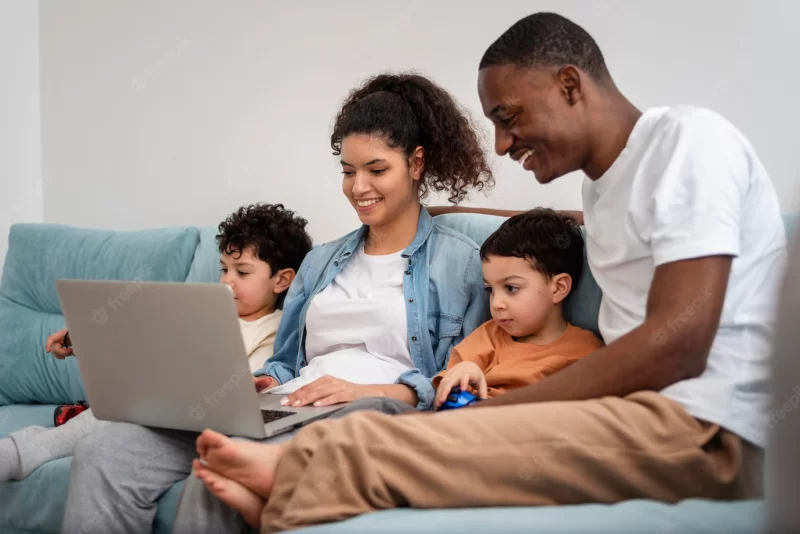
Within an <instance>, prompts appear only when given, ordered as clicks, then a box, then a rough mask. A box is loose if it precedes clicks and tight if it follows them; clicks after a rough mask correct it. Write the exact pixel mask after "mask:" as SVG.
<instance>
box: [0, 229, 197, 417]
mask: <svg viewBox="0 0 800 534" xmlns="http://www.w3.org/2000/svg"><path fill="white" fill-rule="evenodd" d="M200 234H201V232H200V231H198V229H197V228H164V229H160V230H145V231H139V232H113V231H106V230H86V229H81V228H72V227H68V226H60V225H52V224H17V225H14V226H12V227H11V231H10V234H9V242H8V253H7V255H6V260H5V266H4V268H3V276H2V281H1V282H0V405H4V404H25V403H47V404H58V403H68V402H75V401H78V400H83V399H85V393H84V390H83V383H82V381H81V378H80V373H79V371H78V366H77V363H76V361H75V359H74V358H67V359H66V360H56V359H55V358H53V357H52V356H50V355H48V354H45V352H44V341H45V340H46V339H47V337H48V336H49V335H50V334H51V333H53V332H55V331H57V330H59V329H61V328H63V327H64V318H63V316H62V315H61V306H60V304H59V301H58V294H57V293H56V286H55V281H56V280H58V279H83V280H149V281H161V282H183V281H185V280H186V278H187V276H188V275H189V274H190V272H191V271H192V266H193V259H194V256H195V251H196V249H197V248H198V243H199V242H200Z"/></svg>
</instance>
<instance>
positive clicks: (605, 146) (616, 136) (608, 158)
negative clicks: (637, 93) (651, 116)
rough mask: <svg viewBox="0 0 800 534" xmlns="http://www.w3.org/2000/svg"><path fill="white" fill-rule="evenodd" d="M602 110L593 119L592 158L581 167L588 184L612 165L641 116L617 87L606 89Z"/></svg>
mask: <svg viewBox="0 0 800 534" xmlns="http://www.w3.org/2000/svg"><path fill="white" fill-rule="evenodd" d="M609 93H610V94H609V96H608V99H607V100H605V102H606V105H605V107H604V108H602V109H601V110H599V111H598V112H596V113H595V114H594V115H595V117H597V118H598V120H597V121H595V122H594V124H595V125H596V126H595V131H593V132H591V135H592V139H594V140H595V141H594V143H593V145H592V152H591V153H592V155H591V157H590V158H589V160H588V161H587V162H586V163H585V164H584V166H583V172H585V173H586V175H587V176H588V177H589V179H591V180H598V179H599V178H601V177H602V176H603V175H604V174H605V173H606V171H607V170H608V169H609V168H610V167H611V165H613V163H614V162H615V161H616V160H617V158H618V157H619V155H620V154H621V153H622V151H623V150H624V149H625V146H626V145H627V144H628V139H629V138H630V136H631V132H633V128H634V126H636V121H638V120H639V117H641V116H642V112H641V111H639V110H638V109H637V108H636V106H634V105H633V104H631V103H630V101H628V99H627V98H625V96H624V95H623V94H622V93H620V92H619V91H618V90H617V89H616V87H613V88H611V89H609Z"/></svg>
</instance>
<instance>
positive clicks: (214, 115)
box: [40, 0, 800, 240]
mask: <svg viewBox="0 0 800 534" xmlns="http://www.w3.org/2000/svg"><path fill="white" fill-rule="evenodd" d="M539 10H557V11H558V12H560V13H562V14H564V15H565V16H568V17H570V18H572V19H573V20H575V21H576V22H578V23H580V24H582V25H583V26H584V27H585V28H586V29H587V30H588V31H589V32H590V33H592V34H593V35H594V36H595V38H596V39H597V40H598V42H599V43H600V46H601V48H602V49H603V51H604V53H605V55H606V58H607V61H608V64H609V67H610V69H611V72H612V74H613V75H614V77H615V78H616V80H617V83H618V85H619V86H620V87H621V88H622V89H623V91H624V92H625V93H626V94H627V95H628V96H629V97H630V98H631V99H632V100H633V101H634V102H635V103H636V104H637V105H638V106H639V107H640V108H646V107H648V106H654V105H664V104H681V103H691V104H696V105H702V106H707V107H710V108H712V109H714V110H716V111H718V112H720V113H722V114H723V115H725V116H726V117H727V118H729V119H730V120H731V121H732V122H733V123H734V124H736V125H737V126H738V127H739V128H740V129H741V130H742V131H743V132H744V133H745V135H747V136H748V137H749V138H750V139H751V141H752V142H753V144H754V145H755V147H756V149H757V150H758V152H759V153H760V155H761V157H762V159H763V161H764V163H765V165H766V167H767V169H768V170H769V171H770V173H771V175H772V177H773V179H774V181H775V184H776V187H777V188H778V191H779V193H780V195H781V199H782V202H783V207H784V209H787V210H788V209H790V208H794V209H800V203H798V202H796V200H795V199H796V195H797V193H798V192H797V191H796V188H797V187H796V186H797V184H798V183H800V165H798V163H797V159H796V157H797V156H796V152H797V148H798V147H797V135H796V131H797V130H796V128H797V126H796V125H797V124H798V123H800V107H799V106H797V105H796V92H797V87H798V86H800V73H798V70H797V69H795V68H793V67H792V66H791V65H794V64H796V57H795V55H796V52H797V47H796V43H795V41H794V39H795V38H794V35H795V24H796V21H797V20H798V18H800V3H796V2H794V1H793V0H784V1H780V0H773V1H771V2H765V3H763V4H762V3H760V2H759V3H758V5H757V2H756V1H741V0H739V1H736V2H730V1H722V0H719V1H711V0H706V1H703V2H698V1H696V0H670V1H669V2H656V1H648V2H639V1H634V0H609V1H605V2H588V1H584V0H553V1H534V0H515V1H511V0H508V1H496V2H480V3H478V2H471V3H470V2H463V1H460V0H452V1H444V0H442V1H421V0H420V1H406V2H375V1H370V0H341V1H339V2H334V3H323V2H317V1H310V0H305V1H294V2H291V3H281V4H278V3H273V2H266V1H263V2H262V1H258V2H256V1H252V2H251V1H241V0H240V1H231V2H227V1H226V2H223V1H221V0H219V1H194V0H171V1H169V2H157V1H154V0H151V1H142V2H139V1H137V2H134V1H128V2H105V1H103V0H83V1H72V2H60V1H57V0H42V2H41V27H40V30H41V61H42V63H41V71H42V115H43V131H42V136H43V152H44V154H43V156H44V167H43V172H44V183H45V189H44V206H45V219H46V220H47V221H56V222H64V223H70V224H76V225H85V226H100V227H108V228H117V229H123V228H143V227H157V226H162V225H172V224H200V225H213V224H216V223H217V222H218V221H219V220H221V219H222V218H223V217H224V216H225V215H226V214H228V213H229V212H231V211H232V210H233V209H234V208H235V207H237V206H238V205H240V204H243V203H246V202H251V201H257V200H264V201H273V202H275V201H282V202H284V203H285V204H286V205H287V206H289V207H291V208H294V209H297V210H299V211H300V212H301V213H302V214H304V215H306V216H307V217H308V218H309V219H310V220H311V225H310V228H311V231H312V234H313V235H314V237H315V239H317V240H327V239H330V238H333V237H336V236H338V235H341V234H343V233H345V232H346V231H349V230H350V229H352V228H354V227H355V225H356V224H357V218H356V216H355V215H354V213H353V212H352V210H351V208H350V207H349V205H348V204H347V203H346V202H345V201H344V199H343V198H342V196H341V192H340V176H339V174H338V171H337V166H336V163H335V160H334V158H333V157H332V156H331V155H330V147H329V134H330V127H331V121H332V118H333V116H334V114H335V113H336V112H337V111H338V106H339V104H340V103H341V101H342V99H343V98H344V97H345V95H346V94H347V92H348V90H349V89H351V88H352V87H353V86H355V85H357V84H358V83H360V82H361V80H362V79H363V78H365V77H366V76H368V75H371V74H374V73H377V72H379V71H383V70H387V69H409V68H413V69H417V70H418V71H420V72H421V73H423V74H426V75H430V76H432V77H433V78H434V79H435V80H436V81H438V82H439V83H441V84H442V85H443V86H444V87H446V88H448V89H450V90H451V91H452V92H453V93H454V94H455V95H456V97H457V98H458V99H459V100H461V102H463V103H464V104H465V105H467V106H468V107H469V108H471V109H472V111H473V115H474V117H475V119H476V120H478V122H479V123H480V124H481V125H482V126H483V127H484V128H485V129H486V131H487V134H488V132H489V130H488V122H487V121H486V120H485V119H483V117H482V115H481V113H480V106H479V101H478V96H477V92H476V89H475V83H476V75H477V65H478V61H479V59H480V57H481V55H482V53H483V52H484V50H485V49H486V47H487V46H488V45H489V44H490V43H491V42H492V41H493V40H494V39H495V38H496V37H498V36H499V35H500V34H501V33H502V32H503V31H504V30H505V29H506V28H507V27H508V26H510V25H511V24H512V23H514V22H515V21H516V20H517V19H519V18H521V17H522V16H524V15H527V14H529V13H532V12H534V11H539ZM494 159H495V160H497V158H494ZM496 169H497V178H498V180H497V182H498V183H497V187H496V189H495V191H494V192H493V193H492V195H491V196H490V197H488V198H486V197H477V198H475V199H474V201H473V204H475V205H484V206H494V207H502V208H526V207H533V206H536V205H549V206H554V207H562V208H578V207H580V195H579V191H580V177H579V176H570V177H566V178H564V179H561V180H559V181H558V182H556V183H554V184H551V185H549V186H539V185H538V184H537V183H535V181H534V179H533V176H532V175H531V174H526V173H524V172H522V171H521V169H519V168H517V166H516V165H515V164H513V163H511V162H510V161H508V160H503V161H499V160H497V163H496Z"/></svg>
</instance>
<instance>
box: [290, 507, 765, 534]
mask: <svg viewBox="0 0 800 534" xmlns="http://www.w3.org/2000/svg"><path fill="white" fill-rule="evenodd" d="M763 510H764V503H763V502H762V501H739V502H721V501H706V500H701V499H688V500H685V501H681V502H679V503H678V504H674V505H670V504H664V503H660V502H656V501H649V500H633V501H626V502H622V503H619V504H614V505H603V504H582V505H576V506H540V507H517V508H466V509H454V510H412V509H409V508H404V509H399V510H387V511H383V512H375V513H371V514H366V515H362V516H360V517H356V518H354V519H350V520H348V521H341V522H339V523H332V524H329V525H322V526H318V527H313V528H307V529H300V530H293V531H292V534H405V533H408V532H436V533H437V534H462V533H463V532H504V533H519V534H528V533H530V532H545V533H547V534H556V533H557V534H641V533H643V532H644V533H652V534H679V533H688V532H691V533H692V534H713V533H717V532H725V533H726V534H752V533H753V532H760V531H761V526H762V523H761V521H762V514H763Z"/></svg>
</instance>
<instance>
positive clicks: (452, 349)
mask: <svg viewBox="0 0 800 534" xmlns="http://www.w3.org/2000/svg"><path fill="white" fill-rule="evenodd" d="M478 92H479V96H480V100H481V104H482V106H483V110H484V113H485V115H486V116H487V117H488V118H489V119H490V120H491V121H492V123H493V125H494V139H495V151H496V152H497V154H498V155H500V156H503V155H508V156H510V157H511V158H512V159H513V160H515V161H518V162H519V163H520V164H521V165H522V166H523V168H524V169H525V170H527V171H531V172H533V174H534V176H535V178H536V180H537V181H538V182H540V183H549V182H551V181H553V180H556V179H558V178H559V177H561V176H563V175H565V174H568V173H570V172H573V171H582V172H583V173H585V174H586V176H587V179H586V180H585V182H584V184H583V192H582V196H583V212H582V213H581V214H577V217H573V215H575V214H566V213H559V212H554V211H552V210H545V209H536V210H532V211H530V212H524V213H512V212H497V214H501V215H509V216H511V217H510V218H509V219H508V220H507V221H506V222H504V223H503V225H502V226H501V227H500V228H499V229H498V230H497V231H496V232H495V233H494V234H493V235H491V236H490V237H489V238H488V239H487V240H486V241H485V242H484V243H483V245H482V246H481V247H480V248H479V247H478V246H477V245H476V244H475V243H474V242H472V241H471V240H470V239H469V238H467V237H466V236H464V235H461V234H459V233H458V232H455V231H453V230H451V229H448V228H446V227H444V226H443V225H440V224H439V223H437V222H436V219H435V218H434V217H433V216H435V215H438V214H441V213H446V212H448V211H454V210H462V209H461V208H425V207H424V206H423V205H422V199H423V198H424V197H425V196H426V194H427V193H428V192H430V191H438V192H447V193H448V194H449V196H450V200H451V201H452V202H453V203H457V202H459V201H461V200H463V199H464V198H465V196H466V195H467V194H468V193H469V192H470V191H472V190H481V189H484V188H486V187H488V186H490V185H491V184H492V182H493V175H492V171H491V169H490V165H489V163H488V161H487V159H486V156H485V155H484V152H483V149H482V147H481V143H480V139H479V135H478V133H477V132H476V131H475V130H474V128H473V126H472V124H471V122H470V119H469V118H468V117H467V115H466V114H465V113H464V112H463V111H462V110H461V107H460V106H459V105H458V103H457V102H455V100H454V99H453V98H452V97H451V96H450V95H449V94H448V93H447V92H446V91H445V90H443V89H442V88H440V87H438V86H437V85H436V84H434V83H433V82H432V81H430V80H428V79H426V78H424V77H422V76H418V75H414V74H397V75H394V74H381V75H378V76H376V77H374V78H371V79H370V80H368V81H367V82H366V83H365V84H364V85H363V86H361V87H359V88H358V89H356V90H354V91H353V92H352V93H351V94H350V95H349V97H348V98H347V100H346V101H345V103H344V105H343V107H342V109H341V111H340V112H339V114H338V115H337V117H336V121H335V125H334V129H333V134H332V136H331V146H332V148H333V151H334V154H335V155H336V156H338V157H339V158H340V161H341V165H342V174H343V178H342V185H343V193H344V195H345V197H346V198H347V200H348V202H349V203H350V204H351V205H352V207H353V209H354V210H355V211H356V212H357V214H358V216H359V219H360V220H361V222H362V223H363V225H362V226H361V228H360V229H358V230H356V231H354V232H353V233H351V234H348V235H347V236H344V237H342V238H341V239H339V240H336V241H333V242H331V243H327V244H325V245H322V246H320V247H317V248H315V249H313V250H310V245H311V242H310V239H309V237H308V235H307V234H306V233H305V224H306V222H305V220H304V219H302V218H301V217H299V216H297V215H295V214H294V213H293V212H291V211H289V210H286V209H284V208H283V206H280V205H254V206H249V207H246V208H242V209H241V210H239V211H238V212H236V213H235V214H234V215H232V216H231V217H230V218H229V219H227V220H226V221H225V222H223V223H222V224H221V225H220V234H219V236H218V241H219V249H220V253H221V258H222V260H221V271H222V272H221V276H220V282H221V283H223V284H227V285H229V286H230V287H231V289H232V292H233V294H234V296H235V297H236V298H237V311H238V314H239V317H240V319H241V327H242V334H243V338H244V339H245V341H246V345H247V349H248V353H249V355H251V356H253V357H254V358H257V359H261V360H262V362H263V360H264V359H265V360H266V362H263V363H264V364H263V366H262V367H260V368H259V369H256V370H255V371H254V373H253V374H254V382H255V386H256V388H257V389H259V390H261V391H265V392H266V391H270V392H273V393H274V392H279V393H284V394H288V396H287V397H286V402H287V404H290V405H292V406H305V405H314V406H327V405H331V404H337V403H344V402H350V404H349V405H348V406H347V407H346V408H344V409H342V410H340V411H338V412H336V413H335V414H333V415H332V416H331V417H329V418H327V419H325V420H322V421H318V422H315V423H313V424H310V425H308V426H307V427H304V428H303V429H302V430H299V431H294V432H289V433H286V434H282V435H280V436H277V437H274V438H268V439H267V440H264V442H256V441H248V440H232V439H230V438H228V437H226V436H224V435H222V434H219V433H217V432H214V431H213V430H206V431H204V432H203V433H202V434H200V435H199V436H198V434H196V433H190V432H185V431H177V430H169V429H160V428H147V427H143V426H138V425H134V424H130V423H108V422H101V421H98V420H96V419H94V417H93V416H92V415H91V411H87V412H84V413H83V414H81V415H79V416H78V417H76V418H75V419H73V420H71V421H69V422H68V423H66V424H65V425H63V426H60V427H57V428H55V429H53V430H45V429H42V428H28V429H25V430H23V431H20V432H17V433H12V434H11V435H10V436H9V437H8V438H6V439H3V440H0V477H2V478H5V479H9V478H12V479H19V478H24V477H25V476H27V474H29V473H30V472H31V471H32V470H33V469H35V468H36V467H37V466H38V465H40V464H41V463H43V462H45V461H48V460H50V459H52V458H57V457H61V456H66V455H74V460H73V464H72V474H71V479H70V486H69V495H68V500H67V508H66V514H65V517H64V522H63V527H62V530H63V531H64V532H66V533H72V532H79V531H81V529H83V528H84V527H85V526H86V525H87V524H91V525H93V527H94V528H95V529H96V530H97V531H104V532H147V531H149V530H150V529H151V528H152V523H153V517H154V514H155V506H156V505H155V503H156V501H157V500H158V498H159V497H160V496H161V495H162V494H163V493H164V492H165V491H166V490H167V489H168V488H169V487H171V485H172V484H173V483H175V482H177V481H179V480H182V479H185V478H187V477H188V479H187V482H186V484H185V486H184V489H183V492H182V494H181V499H180V505H179V507H178V511H177V518H176V522H175V525H174V531H175V532H176V533H189V532H237V531H248V530H249V529H250V528H256V529H260V530H261V531H262V532H273V531H280V530H286V529H293V528H298V527H302V526H307V525H313V524H318V523H325V522H332V521H338V520H342V519H346V518H349V517H352V516H355V515H359V514H363V513H366V512H370V511H374V510H381V509H387V508H393V507H401V506H411V507H417V508H455V507H478V506H531V505H548V504H550V505H552V504H578V503H589V502H596V503H614V502H619V501H622V500H626V499H635V498H649V499H657V500H661V501H665V502H676V501H678V500H681V499H686V498H691V497H697V498H707V499H727V500H733V499H744V498H752V497H757V496H760V495H761V494H762V488H761V478H760V477H761V467H762V463H763V447H764V442H765V436H764V434H765V429H766V425H767V410H768V406H769V392H768V390H767V385H766V379H767V377H768V363H769V357H770V354H771V343H772V339H771V335H772V334H771V332H772V325H773V322H774V317H775V313H776V308H777V302H778V291H779V284H780V280H781V277H780V276H776V273H781V272H783V270H784V266H785V263H786V240H785V236H784V227H783V224H782V221H781V218H780V215H779V208H778V200H777V195H776V193H775V190H774V188H773V186H772V184H771V182H770V179H769V177H768V175H767V173H766V171H765V170H764V168H763V166H762V165H761V163H760V162H759V160H758V157H757V155H756V154H755V152H754V150H753V148H752V147H751V146H750V144H749V143H748V141H747V140H746V139H745V138H744V137H743V136H742V134H741V133H739V132H738V131H737V130H736V129H735V128H734V127H733V126H732V125H731V124H730V123H728V122H727V121H725V120H724V119H722V118H721V117H719V116H718V115H716V114H714V113H712V112H710V111H708V110H704V109H700V108H693V107H675V108H652V109H648V110H645V111H644V112H641V111H639V110H638V109H637V108H636V107H634V106H633V104H631V103H630V102H629V101H628V100H627V99H626V98H625V97H624V96H623V95H622V94H621V92H620V91H619V90H618V89H617V87H616V86H615V84H614V81H613V79H612V78H611V75H610V74H609V72H608V70H607V68H606V65H605V62H604V59H603V55H602V53H601V52H600V49H599V48H598V46H597V44H596V43H595V41H594V40H593V39H592V37H591V36H590V35H588V34H587V33H586V32H585V31H584V30H583V29H582V28H580V27H579V26H577V25H576V24H574V23H572V22H571V21H569V20H567V19H565V18H563V17H561V16H558V15H554V14H550V13H538V14H534V15H531V16H528V17H525V18H523V19H522V20H520V21H518V22H517V23H516V24H514V25H513V26H512V27H511V28H510V29H508V30H507V31H506V32H505V33H504V34H503V35H501V36H500V37H499V38H498V39H497V41H495V42H494V43H493V44H492V45H491V46H490V47H489V48H488V50H487V51H486V52H485V54H484V56H483V58H482V59H481V62H480V66H479V72H478ZM475 211H479V212H480V211H483V212H485V211H487V210H475ZM576 219H578V220H576ZM581 222H582V223H583V224H584V225H585V232H586V239H585V250H586V254H587V258H588V263H589V266H590V268H591V271H592V273H591V274H592V275H593V276H594V278H595V279H596V281H597V283H598V285H599V287H600V288H601V289H602V292H603V298H602V303H601V307H600V315H599V328H600V332H601V334H602V337H603V340H604V341H605V345H604V344H603V342H601V341H600V340H599V339H597V337H596V336H595V335H594V334H592V333H591V332H589V331H586V330H583V329H580V328H578V327H576V326H574V325H571V324H570V323H568V322H567V320H566V319H565V316H564V313H563V303H564V300H565V299H566V298H567V296H568V295H569V294H570V292H571V291H572V289H573V288H574V287H575V286H576V285H577V283H578V281H579V279H580V276H581V268H582V264H583V252H584V238H583V236H582V234H581V231H580V228H579V226H578V224H579V223H581ZM284 299H285V300H284ZM279 307H282V312H281V311H280V310H278V308H279ZM489 315H491V319H489ZM487 319H488V321H487ZM278 323H279V324H278ZM66 345H68V343H67V340H66V331H61V332H58V333H56V334H54V335H53V336H51V338H50V339H48V340H47V348H48V351H51V352H53V354H54V355H55V356H56V357H65V356H69V355H70V354H71V350H70V349H69V348H68V347H67V346H66ZM273 349H274V350H273ZM77 356H78V358H80V354H78V355H77ZM262 362H259V364H260V363H262ZM253 367H254V368H255V367H256V365H254V366H253ZM454 387H459V388H460V389H462V390H469V391H471V392H472V393H474V394H475V396H476V397H478V398H479V399H480V400H479V401H478V402H475V403H474V404H471V405H470V406H467V407H465V408H461V409H457V410H448V411H441V410H439V409H438V408H440V407H441V405H442V404H443V403H444V402H445V401H446V399H447V397H448V395H449V394H450V392H451V390H452V389H453V388H454ZM544 456H546V457H547V461H540V460H539V459H540V458H542V457H544Z"/></svg>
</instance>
